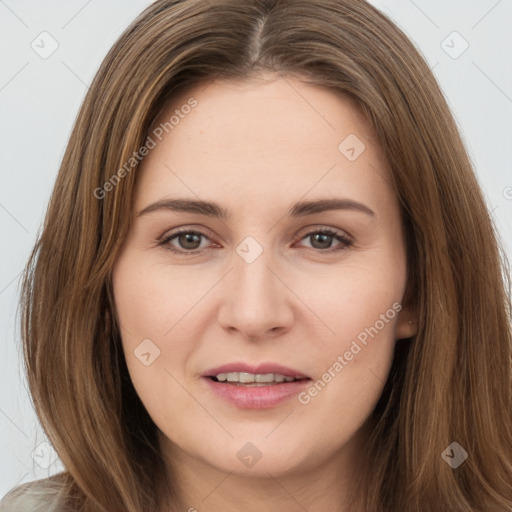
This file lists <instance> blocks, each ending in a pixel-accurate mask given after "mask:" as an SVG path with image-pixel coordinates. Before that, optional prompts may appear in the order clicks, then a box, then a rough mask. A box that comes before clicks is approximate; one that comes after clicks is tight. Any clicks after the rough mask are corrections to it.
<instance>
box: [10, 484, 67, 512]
mask: <svg viewBox="0 0 512 512" xmlns="http://www.w3.org/2000/svg"><path fill="white" fill-rule="evenodd" d="M61 490H62V486H61V484H59V483H58V482H55V481H54V480H52V479H51V478H45V479H43V480H36V481H34V482H29V483H26V484H22V485H19V486H17V487H14V488H13V489H11V490H10V491H9V492H8V493H7V494H6V495H5V496H4V497H3V499H2V500H1V501H0V512H67V511H66V510H65V509H64V508H63V505H62V497H61V496H62V495H61Z"/></svg>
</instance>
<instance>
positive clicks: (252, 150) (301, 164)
mask: <svg viewBox="0 0 512 512" xmlns="http://www.w3.org/2000/svg"><path fill="white" fill-rule="evenodd" d="M190 105H194V106H193V107H191V106H190ZM155 134H156V135H155ZM150 136H151V137H152V138H153V140H154V142H155V147H154V148H153V149H152V150H151V151H150V152H149V154H148V155H147V156H146V157H145V158H144V160H143V162H142V164H141V166H140V167H139V170H138V171H137V172H138V174H139V176H138V194H137V197H138V198H139V199H140V198H141V196H151V198H155V197H157V196H162V195H164V194H165V193H166V192H169V193H171V192H174V191H176V192H177V193H179V194H183V193H184V192H187V193H188V195H190V194H191V193H192V194H195V195H199V196H204V195H208V194H209V193H211V192H212V191H213V190H215V191H216V193H218V192H219V191H220V192H222V193H224V194H227V193H228V192H229V193H231V194H235V195H237V194H238V195H243V196H245V197H247V194H249V195H253V196H260V197H262V198H267V199H268V200H271V199H274V200H276V201H278V200H279V197H282V196H283V194H285V195H290V196H294V197H296V198H298V197H300V196H303V195H304V194H307V193H308V191H311V192H316V191H318V192H320V191H323V192H326V191H327V192H328V191H331V190H332V191H333V192H334V191H336V192H345V193H347V194H349V195H350V194H356V195H357V194H361V193H363V192H364V189H369V188H375V187H377V188H378V187H383V186H384V187H385V186H388V187H389V183H390V181H391V180H390V175H389V170H388V168H387V163H386V161H385V159H384V157H383V155H382V151H381V148H380V146H379V144H378V141H377V138H376V136H375V133H374V130H373V128H372V127H371V126H370V125H369V124H368V123H367V122H366V121H365V119H364V118H363V116H362V114H361V112H360V111H359V109H358V108H357V106H356V105H355V103H354V102H353V101H352V100H351V99H350V98H349V97H348V96H346V95H343V94H341V93H336V92H334V91H332V90H330V89H327V88H324V87H319V86H316V85H312V84H308V83H305V82H303V81H301V80H299V79H297V78H291V77H282V76H281V77H276V76H273V77H265V78H257V79H251V80H246V81H240V82H232V81H214V82H207V83H202V84H198V85H196V86H194V87H192V88H189V89H186V90H184V91H182V92H180V93H179V94H178V95H176V96H175V97H174V98H173V100H172V101H171V102H170V103H169V104H168V105H167V106H166V108H165V109H164V110H163V111H162V112H161V114H160V115H159V117H158V118H157V120H156V121H155V122H154V124H153V127H152V130H151V132H150ZM340 187H341V189H340ZM217 195H218V194H217Z"/></svg>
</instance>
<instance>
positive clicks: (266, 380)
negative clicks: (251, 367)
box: [208, 372, 310, 387]
mask: <svg viewBox="0 0 512 512" xmlns="http://www.w3.org/2000/svg"><path fill="white" fill-rule="evenodd" d="M208 378H209V379H211V380H212V381H213V382H222V383H224V384H231V385H234V386H244V387H258V386H275V385H277V384H282V383H288V382H297V381H301V380H310V379H309V377H291V376H289V375H283V374H281V373H256V374H254V373H249V372H229V373H218V374H217V375H210V376H208Z"/></svg>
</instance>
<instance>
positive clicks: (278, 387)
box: [202, 377, 311, 409]
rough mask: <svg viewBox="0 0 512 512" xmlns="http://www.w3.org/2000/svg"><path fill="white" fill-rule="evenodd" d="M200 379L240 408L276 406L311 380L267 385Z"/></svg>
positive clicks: (219, 395) (301, 389)
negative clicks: (237, 383)
mask: <svg viewBox="0 0 512 512" xmlns="http://www.w3.org/2000/svg"><path fill="white" fill-rule="evenodd" d="M202 380H203V381H205V383H206V385H207V386H208V387H209V388H210V390H211V391H212V392H213V393H214V394H215V395H216V396H217V397H219V398H222V399H223V400H226V401H228V402H230V403H231V404H233V405H235V406H236V407H239V408H240V409H269V408H272V407H277V406H278V405H280V404H282V403H284V402H286V401H287V400H289V399H290V398H291V397H292V396H295V395H297V394H298V393H300V392H301V391H303V390H304V388H305V387H306V386H308V385H309V384H310V382H311V380H310V379H304V380H296V381H293V382H282V383H280V384H272V385H269V386H237V385H236V384H226V383H225V382H216V381H214V380H212V379H210V378H208V377H203V379H202Z"/></svg>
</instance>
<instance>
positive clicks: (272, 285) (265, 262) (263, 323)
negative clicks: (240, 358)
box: [218, 251, 294, 341]
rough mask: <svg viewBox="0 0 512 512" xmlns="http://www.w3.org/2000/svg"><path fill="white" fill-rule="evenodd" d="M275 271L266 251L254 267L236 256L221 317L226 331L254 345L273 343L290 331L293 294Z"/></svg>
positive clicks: (224, 292)
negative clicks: (274, 339) (259, 342)
mask: <svg viewBox="0 0 512 512" xmlns="http://www.w3.org/2000/svg"><path fill="white" fill-rule="evenodd" d="M274 267H276V265H275V264H274V265H273V263H272V261H270V258H269V257H268V256H267V252H266V251H263V252H262V254H261V255H260V256H259V257H258V258H257V259H256V260H255V261H253V262H252V263H248V262H246V261H245V260H244V259H243V258H241V257H239V256H238V255H235V257H234V268H233V269H232V270H231V272H229V274H228V275H227V276H226V278H225V279H226V282H225V283H224V285H223V292H222V293H223V296H222V299H223V300H222V305H221V307H220V309H219V313H218V321H219V324H220V325H221V326H222V328H223V329H225V330H227V331H229V332H230V333H231V334H236V333H238V334H239V335H241V336H243V337H244V338H247V339H250V340H252V341H258V340H264V339H269V338H271V339H273V338H276V337H278V336H282V335H283V334H284V333H286V332H287V331H288V330H290V328H291V326H292V324H293V319H294V315H293V303H292V301H293V297H294V294H293V293H292V291H291V290H290V289H289V287H288V286H287V283H286V281H285V279H283V278H282V277H281V276H280V275H279V271H277V270H276V269H275V268H274Z"/></svg>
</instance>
